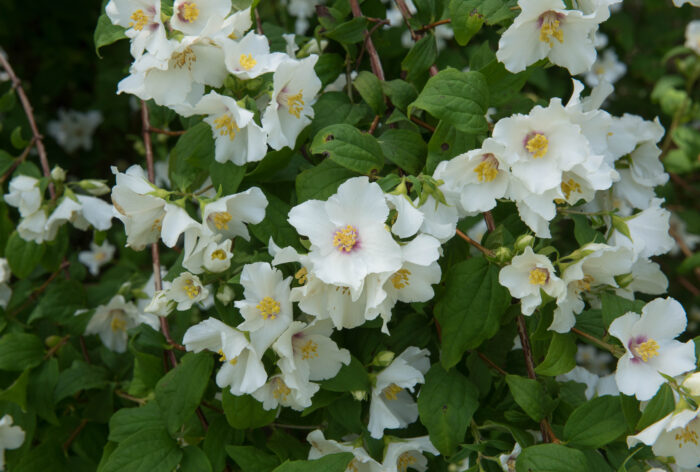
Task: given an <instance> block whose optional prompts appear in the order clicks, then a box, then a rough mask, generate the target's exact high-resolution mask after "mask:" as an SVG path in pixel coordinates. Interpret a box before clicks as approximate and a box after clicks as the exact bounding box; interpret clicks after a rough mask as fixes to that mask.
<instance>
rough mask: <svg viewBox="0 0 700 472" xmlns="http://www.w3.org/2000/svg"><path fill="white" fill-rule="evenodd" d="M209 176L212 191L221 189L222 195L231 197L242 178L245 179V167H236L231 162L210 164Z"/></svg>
mask: <svg viewBox="0 0 700 472" xmlns="http://www.w3.org/2000/svg"><path fill="white" fill-rule="evenodd" d="M209 175H210V176H211V183H212V185H213V186H214V190H216V191H218V190H219V188H221V190H222V192H223V194H224V195H232V194H234V193H236V190H238V186H239V185H240V183H241V181H242V180H243V177H245V166H237V165H236V164H234V163H233V162H224V163H223V164H222V163H221V162H216V161H214V162H212V163H211V164H210V165H209Z"/></svg>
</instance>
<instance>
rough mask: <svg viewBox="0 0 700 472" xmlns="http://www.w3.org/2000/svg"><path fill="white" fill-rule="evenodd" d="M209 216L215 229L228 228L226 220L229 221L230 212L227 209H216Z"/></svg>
mask: <svg viewBox="0 0 700 472" xmlns="http://www.w3.org/2000/svg"><path fill="white" fill-rule="evenodd" d="M209 218H211V221H212V223H214V226H216V229H218V230H222V229H228V222H229V221H231V218H232V216H231V213H229V212H227V211H218V212H216V213H213V214H212V215H210V216H209Z"/></svg>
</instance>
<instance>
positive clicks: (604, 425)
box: [564, 395, 627, 448]
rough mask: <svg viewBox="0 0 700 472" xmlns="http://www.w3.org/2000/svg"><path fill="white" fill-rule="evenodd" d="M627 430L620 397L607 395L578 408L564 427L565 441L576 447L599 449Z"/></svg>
mask: <svg viewBox="0 0 700 472" xmlns="http://www.w3.org/2000/svg"><path fill="white" fill-rule="evenodd" d="M626 430H627V423H626V421H625V415H624V414H623V413H622V408H621V407H620V399H619V398H618V397H614V396H610V395H606V396H603V397H598V398H594V399H592V400H589V401H587V402H586V403H584V404H583V405H581V406H579V407H578V408H576V409H575V410H574V411H573V413H571V415H570V416H569V419H567V420H566V424H565V425H564V439H565V440H566V441H568V442H569V443H571V444H572V445H574V446H580V447H591V448H599V447H603V446H604V445H606V444H608V443H609V442H612V441H614V440H615V439H617V438H618V437H619V436H621V435H622V434H624V433H625V431H626Z"/></svg>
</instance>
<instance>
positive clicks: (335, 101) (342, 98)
mask: <svg viewBox="0 0 700 472" xmlns="http://www.w3.org/2000/svg"><path fill="white" fill-rule="evenodd" d="M313 108H314V120H313V121H312V122H311V126H310V133H311V134H310V136H316V134H317V133H318V132H319V131H320V130H321V129H323V128H325V127H326V126H329V125H334V124H338V123H347V124H349V125H356V124H357V123H359V122H360V121H361V120H362V119H363V118H365V117H366V116H371V114H372V109H371V108H370V107H369V106H367V105H366V104H365V103H357V104H354V103H352V102H351V101H350V98H348V95H347V94H345V93H342V92H328V93H324V94H323V95H321V96H320V97H319V99H318V100H317V101H316V103H314V105H313Z"/></svg>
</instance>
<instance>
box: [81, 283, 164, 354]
mask: <svg viewBox="0 0 700 472" xmlns="http://www.w3.org/2000/svg"><path fill="white" fill-rule="evenodd" d="M141 323H146V324H147V325H149V326H150V327H151V328H153V329H158V318H157V317H156V316H154V315H151V314H148V313H146V314H144V313H141V312H139V310H138V308H136V305H134V304H133V303H131V302H126V300H124V297H123V296H121V295H116V296H114V298H112V299H111V300H110V301H109V303H108V304H107V305H100V306H98V307H97V308H96V309H95V314H94V315H92V318H90V321H89V322H88V324H87V326H86V328H85V334H98V335H99V336H100V339H101V340H102V343H103V344H104V345H105V346H106V347H107V349H110V350H112V351H115V352H126V342H127V340H128V337H127V334H126V331H127V330H128V329H131V328H133V327H135V326H137V325H139V324H141Z"/></svg>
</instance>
